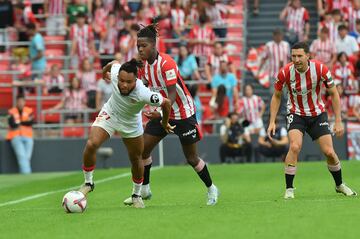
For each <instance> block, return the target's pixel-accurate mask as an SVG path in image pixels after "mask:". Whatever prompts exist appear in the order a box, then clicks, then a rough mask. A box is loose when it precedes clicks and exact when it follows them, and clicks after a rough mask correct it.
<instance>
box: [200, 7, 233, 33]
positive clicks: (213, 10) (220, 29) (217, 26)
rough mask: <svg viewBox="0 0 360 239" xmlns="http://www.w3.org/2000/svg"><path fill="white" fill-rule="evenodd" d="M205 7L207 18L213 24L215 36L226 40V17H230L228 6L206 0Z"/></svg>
mask: <svg viewBox="0 0 360 239" xmlns="http://www.w3.org/2000/svg"><path fill="white" fill-rule="evenodd" d="M204 7H205V13H206V16H207V17H208V19H209V22H210V23H211V27H212V28H213V30H214V33H215V35H216V36H217V37H219V38H226V35H227V24H226V17H227V15H228V9H227V8H226V6H225V5H224V4H222V3H219V2H215V0H204Z"/></svg>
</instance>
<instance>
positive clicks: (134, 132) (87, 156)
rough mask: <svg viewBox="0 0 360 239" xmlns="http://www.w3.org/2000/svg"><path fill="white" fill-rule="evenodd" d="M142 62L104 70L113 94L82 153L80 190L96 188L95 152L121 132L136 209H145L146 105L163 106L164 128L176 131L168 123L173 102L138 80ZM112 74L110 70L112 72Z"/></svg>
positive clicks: (111, 65)
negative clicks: (129, 168)
mask: <svg viewBox="0 0 360 239" xmlns="http://www.w3.org/2000/svg"><path fill="white" fill-rule="evenodd" d="M141 64H142V63H141V62H140V63H139V62H137V61H136V60H135V59H132V60H131V61H129V62H126V63H124V64H123V65H120V64H119V63H118V62H116V61H113V62H111V63H109V64H107V65H106V66H105V67H104V70H103V78H104V79H106V80H110V81H111V84H112V88H113V93H112V96H111V97H110V99H109V100H108V101H107V103H106V104H105V105H104V106H103V108H102V109H101V111H100V113H99V115H98V117H97V118H96V120H95V122H94V123H93V125H92V127H91V132H90V136H89V139H88V141H87V143H86V146H85V150H84V154H83V171H84V178H85V183H84V185H83V186H82V187H81V188H80V191H81V192H83V193H84V194H85V195H86V194H87V193H88V192H90V191H92V190H93V189H94V182H93V172H94V169H95V162H96V151H97V149H98V148H99V147H100V146H101V145H102V143H103V142H105V141H106V140H107V139H108V138H110V137H111V136H112V135H113V134H114V132H115V131H118V132H119V133H120V134H121V136H122V139H123V142H124V144H125V146H126V148H127V151H128V155H129V159H130V162H131V173H132V180H133V191H132V197H131V199H132V202H133V205H134V207H136V208H143V207H144V203H143V201H142V198H141V185H142V182H143V173H144V166H143V161H142V160H141V159H142V153H143V148H144V139H143V132H144V130H143V127H142V117H141V110H142V109H143V107H144V105H145V104H149V105H152V106H161V109H162V110H163V114H164V116H163V120H162V127H163V129H164V131H166V132H167V133H171V132H172V131H173V128H174V127H173V126H170V124H169V123H168V121H169V115H170V109H171V104H170V100H168V99H166V98H164V97H163V96H161V94H159V93H156V92H152V91H150V90H149V89H148V88H147V87H146V86H144V84H143V82H142V81H141V80H140V79H137V68H138V67H139V66H140V65H141ZM109 71H111V72H110V73H109Z"/></svg>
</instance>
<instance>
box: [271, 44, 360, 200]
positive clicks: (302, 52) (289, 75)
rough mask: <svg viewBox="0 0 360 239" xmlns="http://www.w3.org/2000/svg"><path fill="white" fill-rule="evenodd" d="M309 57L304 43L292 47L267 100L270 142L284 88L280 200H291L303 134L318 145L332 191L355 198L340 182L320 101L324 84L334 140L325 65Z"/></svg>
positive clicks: (336, 102) (339, 128)
mask: <svg viewBox="0 0 360 239" xmlns="http://www.w3.org/2000/svg"><path fill="white" fill-rule="evenodd" d="M309 56H310V55H309V46H308V45H307V44H306V43H304V42H299V43H296V44H295V45H294V46H293V47H292V49H291V60H292V62H291V63H289V64H287V65H286V66H285V67H283V68H282V69H281V70H280V71H279V73H278V76H277V79H276V81H275V92H274V94H273V96H272V99H271V105H270V122H269V127H268V130H267V134H268V136H269V138H270V139H272V137H271V136H272V135H274V133H275V129H276V124H275V119H276V115H277V113H278V111H279V106H280V102H281V95H282V90H283V87H284V85H285V87H286V88H287V92H288V115H287V129H288V132H289V140H290V147H289V151H288V153H287V155H286V158H285V179H286V191H285V195H284V198H285V199H290V198H294V186H293V181H294V177H295V173H296V164H297V160H298V155H299V153H300V150H301V147H302V141H303V136H304V133H305V132H306V133H308V134H309V135H310V136H311V138H312V139H313V140H314V141H316V142H318V143H319V145H320V149H321V151H322V152H323V154H324V155H325V157H326V158H327V165H328V169H329V171H330V173H331V174H332V176H333V178H334V181H335V184H336V187H335V190H336V192H338V193H343V194H344V195H346V196H355V195H356V193H355V192H354V191H353V190H351V189H350V188H349V187H348V186H346V185H345V184H344V183H343V181H342V176H341V165H340V161H339V158H338V156H337V155H336V153H335V151H334V147H333V142H332V138H331V132H330V127H329V122H328V117H327V113H326V112H325V105H324V102H323V100H322V98H321V92H322V91H321V88H322V87H323V85H325V87H326V89H327V92H328V93H329V95H330V96H331V97H332V107H333V109H334V112H335V125H334V127H333V132H334V133H335V135H336V136H337V137H341V136H342V135H343V133H344V126H343V125H342V122H341V113H340V97H339V93H338V92H337V90H336V87H335V85H334V81H333V79H332V77H331V73H330V71H329V70H328V68H327V67H326V65H325V64H323V63H321V62H318V61H316V60H309Z"/></svg>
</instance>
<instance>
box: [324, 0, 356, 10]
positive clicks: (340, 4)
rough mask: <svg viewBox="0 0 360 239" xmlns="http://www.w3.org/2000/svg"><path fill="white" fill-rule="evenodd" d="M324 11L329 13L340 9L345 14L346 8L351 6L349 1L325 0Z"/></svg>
mask: <svg viewBox="0 0 360 239" xmlns="http://www.w3.org/2000/svg"><path fill="white" fill-rule="evenodd" d="M325 4H326V11H327V12H331V11H332V10H334V9H340V10H341V11H343V12H346V11H347V9H348V7H350V6H351V2H350V1H349V0H326V1H325Z"/></svg>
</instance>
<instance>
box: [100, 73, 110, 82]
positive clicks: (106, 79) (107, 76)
mask: <svg viewBox="0 0 360 239" xmlns="http://www.w3.org/2000/svg"><path fill="white" fill-rule="evenodd" d="M102 77H103V80H104V81H106V82H110V81H111V75H110V72H108V71H107V72H103V73H102Z"/></svg>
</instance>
